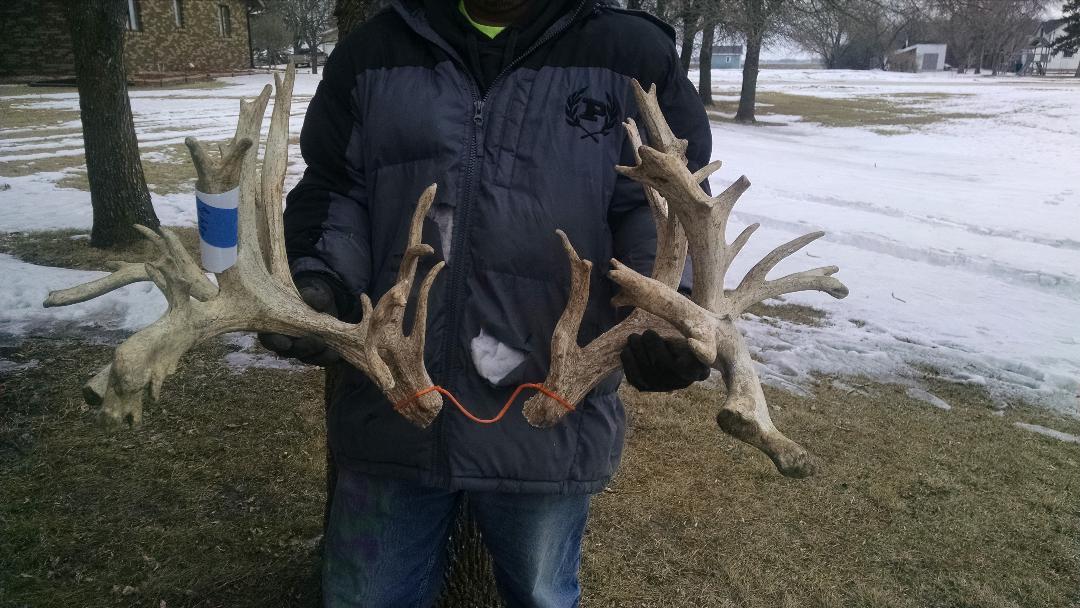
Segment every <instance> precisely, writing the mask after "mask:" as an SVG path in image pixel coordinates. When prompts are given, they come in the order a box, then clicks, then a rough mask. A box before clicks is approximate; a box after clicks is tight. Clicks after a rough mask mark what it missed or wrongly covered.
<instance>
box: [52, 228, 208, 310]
mask: <svg viewBox="0 0 1080 608" xmlns="http://www.w3.org/2000/svg"><path fill="white" fill-rule="evenodd" d="M160 230H161V233H160V235H158V234H155V233H153V231H151V234H153V235H154V237H155V238H157V237H159V236H160V237H161V238H162V239H164V240H163V241H162V242H161V243H160V244H158V245H157V246H158V250H159V251H160V252H161V253H162V255H161V256H160V257H158V258H157V259H156V260H155V261H154V263H155V264H158V265H160V264H163V263H164V262H165V260H166V256H167V255H171V256H174V257H176V258H177V259H178V260H180V263H179V264H177V265H176V266H177V270H178V271H180V272H182V273H183V275H184V278H185V280H186V281H187V282H188V284H189V286H190V288H191V295H192V297H194V298H195V299H196V300H199V301H201V302H205V301H206V300H209V299H210V298H212V297H214V296H215V295H216V294H217V291H218V288H217V285H215V284H214V282H213V281H211V280H210V279H208V278H206V275H204V274H203V273H202V272H201V271H199V268H198V264H196V263H195V261H194V260H192V259H191V256H190V255H189V254H188V252H187V250H186V249H184V246H183V245H182V244H181V243H180V239H179V238H177V236H176V235H175V234H174V233H173V232H172V231H171V230H169V229H168V228H164V227H162V228H160ZM144 235H145V233H144ZM148 238H149V237H148ZM151 240H153V239H151ZM162 246H164V247H165V248H164V249H162ZM106 266H107V267H109V268H110V269H111V270H112V272H111V273H110V274H108V275H106V276H103V277H101V278H100V279H94V280H93V281H90V282H88V283H83V284H82V285H76V286H75V287H69V288H67V289H58V290H55V291H50V292H49V295H48V297H46V298H45V301H44V302H43V303H42V306H43V307H45V308H51V307H54V306H69V305H71V304H79V303H82V302H87V301H89V300H93V299H94V298H96V297H98V296H102V295H105V294H107V293H109V292H110V291H115V290H117V289H119V288H121V287H124V286H125V285H131V284H132V283H141V282H142V281H149V280H150V276H149V275H148V274H147V272H146V264H145V263H143V262H109V263H107V264H106Z"/></svg>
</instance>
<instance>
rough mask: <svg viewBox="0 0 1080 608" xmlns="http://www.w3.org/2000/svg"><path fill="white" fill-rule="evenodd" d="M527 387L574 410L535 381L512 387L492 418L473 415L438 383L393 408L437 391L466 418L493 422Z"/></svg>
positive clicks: (501, 415)
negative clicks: (512, 392) (512, 391)
mask: <svg viewBox="0 0 1080 608" xmlns="http://www.w3.org/2000/svg"><path fill="white" fill-rule="evenodd" d="M527 388H531V389H536V391H537V392H540V393H543V394H545V395H547V396H548V397H551V398H552V399H554V400H555V401H557V402H558V403H559V405H561V406H563V407H564V408H566V411H568V412H572V411H574V404H573V403H570V402H569V401H567V400H566V399H563V398H562V397H560V396H559V395H558V393H555V392H553V391H551V390H548V388H547V387H546V386H544V385H543V384H535V383H528V384H522V385H520V386H518V387H517V388H516V389H514V394H513V395H510V398H509V399H507V400H506V403H504V404H503V406H502V409H501V410H499V413H498V414H496V415H495V417H494V418H486V419H485V418H477V417H476V416H475V415H473V413H472V412H470V411H469V410H468V409H466V408H465V406H464V405H461V403H460V402H459V401H458V400H457V399H456V398H455V397H454V395H453V394H451V393H450V391H448V390H446V389H445V388H443V387H441V386H439V385H433V386H429V387H428V388H425V389H424V390H422V391H420V392H419V393H416V394H415V395H413V396H412V397H409V398H407V399H402V400H401V401H398V402H397V403H395V404H394V409H395V410H399V409H401V407H402V406H404V405H405V404H406V403H409V402H410V401H414V400H416V399H419V398H420V397H423V396H424V395H426V394H428V393H439V394H441V395H442V396H444V397H446V398H447V399H449V400H450V403H453V404H454V405H456V406H457V408H458V409H459V410H461V413H462V414H465V417H466V418H468V419H469V420H472V421H473V422H476V423H479V424H494V423H496V422H498V421H500V420H502V417H503V416H505V415H506V412H507V410H509V409H510V406H511V405H513V404H514V400H515V399H517V396H518V395H520V394H521V391H523V390H525V389H527Z"/></svg>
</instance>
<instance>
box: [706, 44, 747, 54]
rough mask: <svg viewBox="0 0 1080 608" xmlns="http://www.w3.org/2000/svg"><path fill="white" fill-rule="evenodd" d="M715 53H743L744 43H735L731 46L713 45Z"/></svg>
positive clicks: (713, 52)
mask: <svg viewBox="0 0 1080 608" xmlns="http://www.w3.org/2000/svg"><path fill="white" fill-rule="evenodd" d="M712 54H713V55H742V45H741V44H735V45H730V46H724V45H717V46H714V47H712Z"/></svg>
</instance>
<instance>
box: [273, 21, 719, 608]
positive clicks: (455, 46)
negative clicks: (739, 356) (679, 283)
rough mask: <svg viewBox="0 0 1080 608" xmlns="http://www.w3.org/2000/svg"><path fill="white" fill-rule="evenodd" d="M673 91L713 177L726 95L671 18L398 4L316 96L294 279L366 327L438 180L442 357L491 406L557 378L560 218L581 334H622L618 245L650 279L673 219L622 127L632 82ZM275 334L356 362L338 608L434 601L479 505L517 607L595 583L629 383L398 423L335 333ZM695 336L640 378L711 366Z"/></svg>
mask: <svg viewBox="0 0 1080 608" xmlns="http://www.w3.org/2000/svg"><path fill="white" fill-rule="evenodd" d="M633 78H636V79H637V80H638V81H640V82H641V83H642V85H643V86H645V87H646V88H647V87H649V86H650V85H652V84H656V86H657V89H658V91H659V99H660V104H661V107H662V109H663V110H664V112H665V114H666V116H667V117H668V120H669V122H670V123H671V126H672V129H673V130H674V132H675V134H676V135H677V136H679V137H683V138H686V139H688V140H689V142H690V146H689V151H688V156H689V158H690V165H691V167H690V168H691V170H694V169H697V168H699V167H700V166H702V165H704V164H705V163H706V162H707V161H708V157H709V153H710V148H711V141H710V134H709V127H708V121H707V119H706V116H705V112H704V109H703V108H702V105H701V103H700V101H699V100H698V96H697V94H696V92H695V91H694V89H693V87H692V86H691V85H690V83H689V82H688V81H687V79H686V77H685V76H684V75H683V72H682V70H681V68H680V66H679V61H678V56H677V54H676V52H675V48H674V43H673V32H672V31H671V29H670V28H669V27H668V26H666V25H665V24H663V23H661V22H659V21H657V20H655V19H653V18H651V17H649V16H648V15H646V14H644V13H640V12H636V11H626V10H622V9H618V8H616V7H613V6H608V5H607V4H606V3H604V2H602V1H600V0H551V1H543V0H464V1H460V0H399V1H398V2H395V3H394V4H393V5H392V6H391V8H390V9H388V10H386V11H383V12H382V13H380V14H379V15H377V16H375V17H374V18H372V19H371V20H370V21H368V22H367V23H365V24H364V25H362V26H360V27H359V28H357V29H356V30H355V31H354V32H352V33H351V34H350V35H349V36H347V37H346V38H345V40H344V41H343V42H342V43H341V44H340V45H339V46H338V48H337V49H336V50H335V51H334V53H333V55H332V56H331V57H330V60H329V63H328V64H327V66H326V70H325V74H324V76H323V81H322V82H321V83H320V85H319V87H318V90H317V92H316V94H315V96H314V97H313V98H312V100H311V103H310V105H309V107H308V113H307V118H306V120H305V122H304V127H303V131H302V133H301V138H300V147H301V151H302V153H303V156H304V159H305V161H306V162H307V171H306V172H305V174H304V177H303V179H302V180H301V182H300V183H299V184H298V185H297V186H296V188H294V189H293V190H292V192H291V193H290V194H289V196H288V201H287V207H286V211H285V230H286V243H287V246H288V253H289V259H290V263H291V266H292V272H293V276H294V279H295V282H296V285H297V287H298V288H299V289H300V291H301V295H302V296H303V297H304V299H305V300H306V301H307V302H308V303H309V304H310V305H311V306H312V307H314V308H316V309H318V310H322V311H324V312H328V313H330V314H333V315H336V316H338V317H340V318H343V319H346V320H353V321H355V320H357V318H358V315H359V306H358V304H357V298H358V296H359V295H360V294H362V293H367V294H368V295H370V296H371V297H372V299H373V300H377V299H378V298H379V297H381V296H382V295H383V294H384V293H385V292H386V291H387V290H388V289H389V288H390V287H391V286H392V285H393V284H394V281H395V279H396V275H397V272H398V266H399V264H400V261H401V255H402V251H403V249H404V244H405V242H406V238H407V232H408V227H409V220H410V217H411V215H412V212H413V209H414V206H415V203H416V200H417V198H418V197H419V195H420V193H421V192H422V191H423V189H424V188H425V187H427V186H428V185H430V184H432V183H438V185H439V190H438V194H437V197H436V202H435V205H434V206H433V208H432V211H431V212H430V213H429V216H428V218H427V220H426V221H425V226H424V242H426V243H429V244H431V245H432V246H433V247H434V249H435V252H436V253H435V255H432V256H428V257H427V258H425V259H423V260H422V261H421V265H420V269H419V271H418V276H423V274H424V273H425V272H426V271H427V269H428V268H430V267H431V266H432V265H434V264H435V263H436V262H438V261H440V260H445V261H446V262H447V268H446V270H445V271H443V273H442V274H441V275H440V277H439V278H438V280H437V281H436V283H435V286H434V288H433V290H432V293H431V300H430V302H431V308H430V311H429V315H428V332H427V347H426V351H425V361H426V365H427V369H428V371H429V373H430V375H431V377H432V380H433V381H434V382H435V384H438V385H441V386H443V387H445V388H446V389H448V390H450V391H451V392H452V393H453V394H454V395H455V396H456V397H457V399H458V400H459V401H461V402H462V403H464V404H466V405H467V406H468V407H469V408H470V409H471V410H472V411H473V413H474V414H476V415H477V416H480V417H485V418H486V417H490V416H492V415H494V413H495V412H497V411H498V409H499V408H500V406H501V405H502V404H503V403H504V402H505V401H506V399H507V398H508V397H509V396H510V394H511V393H512V392H513V391H514V389H515V388H516V387H517V386H519V385H520V384H522V383H527V382H542V381H543V379H544V377H545V376H546V375H547V370H548V362H549V355H550V352H549V349H550V339H551V335H552V332H553V330H554V327H555V323H556V321H557V320H558V318H559V315H560V314H561V313H562V310H563V308H564V306H565V304H566V299H567V294H568V291H569V282H570V275H569V265H568V263H567V260H566V257H565V254H564V252H563V250H562V247H561V246H560V243H559V240H558V237H557V236H556V235H555V230H556V229H557V228H561V229H562V230H564V231H565V232H566V233H567V235H568V236H569V237H570V240H571V241H572V242H573V244H574V246H575V248H576V249H577V251H578V253H579V254H580V255H581V256H582V257H583V258H586V259H590V260H592V261H593V263H594V268H593V274H592V278H591V285H590V289H591V298H590V301H589V305H588V308H587V311H586V313H585V316H584V319H583V321H582V324H581V332H580V335H579V341H580V342H581V343H583V344H584V343H587V342H588V341H589V340H592V339H593V338H595V337H596V336H598V335H600V334H601V333H603V332H604V331H605V330H607V329H608V328H610V327H611V326H612V325H614V324H615V322H616V321H617V320H618V315H620V314H623V313H625V311H618V310H616V309H614V308H613V307H612V306H611V304H610V301H611V297H612V295H614V286H613V283H611V282H610V281H609V280H608V279H607V278H606V272H607V270H608V268H607V266H608V263H607V261H608V260H609V259H611V258H612V257H615V258H617V259H619V260H621V261H623V262H624V263H626V264H628V265H630V266H631V267H634V268H635V269H637V270H639V271H641V272H645V273H647V272H648V270H649V268H650V267H651V263H652V257H653V253H654V247H655V227H654V224H653V220H652V216H651V211H650V209H649V206H648V204H647V202H646V200H645V197H644V193H643V191H642V188H641V186H640V185H638V184H636V183H634V182H632V181H631V180H629V179H627V178H624V177H621V176H619V175H617V174H616V172H615V170H614V166H615V165H616V164H632V159H633V152H632V150H631V149H630V146H629V144H628V139H627V137H626V135H625V132H624V130H623V127H622V123H623V121H624V120H625V119H626V118H627V117H635V116H637V115H638V109H637V105H636V102H635V100H634V97H633V95H632V92H631V82H630V81H631V79H633ZM262 340H263V343H264V344H265V345H267V346H268V347H269V348H271V349H273V350H275V351H277V352H279V353H281V354H283V355H287V356H293V357H297V358H299V359H301V360H303V361H307V362H310V363H317V364H321V365H330V366H340V368H341V369H339V370H338V371H339V373H340V375H341V376H342V377H343V380H342V381H340V382H338V383H337V387H336V390H335V393H334V394H333V396H332V398H331V407H330V410H329V413H328V425H327V426H328V435H329V443H330V447H331V449H332V451H333V454H334V458H335V461H336V462H337V463H338V467H339V470H340V471H339V477H338V483H337V487H336V491H335V495H334V499H333V506H332V512H331V514H330V521H329V528H328V531H327V536H326V555H325V565H324V580H323V586H324V595H325V597H326V602H327V605H329V606H364V607H384V606H385V607H403V606H426V605H429V604H430V603H431V602H432V601H434V598H435V597H436V596H437V594H438V592H439V584H440V583H441V581H442V567H443V565H444V561H445V550H446V543H447V537H448V533H449V527H450V525H451V523H452V522H453V520H454V516H455V513H456V509H457V507H458V505H459V503H460V501H461V499H462V497H463V496H467V497H468V504H469V505H470V508H471V509H472V515H473V516H474V518H475V520H476V522H477V524H478V525H479V527H480V529H481V533H482V536H483V538H484V541H485V543H486V544H487V546H488V549H489V550H490V553H491V555H492V557H493V559H494V566H495V575H496V579H497V582H498V585H499V590H500V593H501V594H502V595H503V597H504V599H505V600H506V602H507V603H508V604H509V605H511V606H536V607H549V606H550V607H555V606H558V607H564V606H574V605H577V602H578V599H579V597H580V588H579V585H578V567H579V564H580V556H581V537H582V533H583V531H584V527H585V521H586V516H587V512H588V505H589V497H590V495H591V494H593V493H595V492H597V491H599V490H601V489H602V488H604V486H605V484H607V483H608V481H609V480H610V479H611V476H612V474H613V473H614V472H615V469H616V468H617V466H618V463H619V459H620V456H621V453H622V445H623V433H624V422H625V420H624V411H623V407H622V404H621V403H620V401H619V398H618V396H617V394H616V389H617V387H618V385H619V381H620V375H619V374H614V375H613V376H612V377H610V378H608V379H607V380H606V381H604V382H602V383H601V384H600V385H599V386H598V387H597V388H596V389H595V390H594V391H592V393H590V394H589V395H588V396H587V397H586V398H585V399H584V400H583V401H582V402H581V403H580V404H578V406H577V408H576V409H575V410H574V411H573V412H571V413H570V414H568V415H567V416H566V418H565V419H564V420H563V421H562V422H560V423H559V424H558V425H556V426H555V427H554V428H549V429H538V428H534V427H532V426H530V425H529V424H528V422H527V421H526V420H525V419H524V417H523V416H521V414H520V407H521V403H520V401H523V400H524V399H525V398H526V397H527V396H528V395H527V394H525V395H522V396H521V397H519V403H517V404H515V407H514V409H512V410H511V411H510V413H509V414H507V415H506V417H504V418H503V419H502V420H501V421H500V422H499V423H497V424H491V425H479V424H476V423H475V422H472V421H470V420H469V419H467V418H466V417H465V416H462V415H461V414H460V413H459V412H457V411H456V410H454V409H453V408H444V409H443V411H442V413H440V415H439V416H438V417H437V418H436V420H435V421H434V422H433V423H432V425H431V426H430V427H428V428H426V429H421V428H417V427H415V426H413V425H412V424H410V423H409V422H407V421H406V420H405V419H404V418H402V417H401V416H400V415H398V414H397V413H396V412H395V411H394V410H393V409H392V407H391V404H389V403H388V402H387V401H386V399H385V398H384V397H383V396H382V394H381V393H380V391H379V390H378V388H377V387H376V386H375V385H374V384H373V383H372V382H371V381H369V380H368V379H367V378H366V377H365V376H364V375H363V374H362V373H361V372H359V371H357V370H355V369H353V368H351V367H349V366H348V365H347V364H345V363H343V362H341V361H339V360H338V358H337V355H336V354H335V353H333V352H332V351H328V350H327V349H326V347H325V345H324V344H322V343H321V342H320V341H319V340H318V339H317V338H312V337H298V338H290V337H286V336H279V335H264V336H262ZM687 354H688V350H687V347H686V345H685V343H684V342H677V341H671V342H667V341H665V340H663V339H661V338H659V337H658V336H656V335H655V334H646V335H644V336H634V337H632V338H631V340H630V341H629V343H628V345H627V347H626V348H625V350H624V352H623V356H622V360H623V366H624V369H625V370H626V373H627V377H628V380H629V381H630V383H631V384H633V385H634V386H636V387H638V388H639V389H641V390H654V391H666V390H674V389H677V388H682V387H685V386H688V385H689V384H690V383H691V382H693V381H695V380H698V379H701V378H702V377H703V375H704V374H706V373H707V369H706V368H705V367H704V366H703V365H702V364H700V363H698V362H697V361H696V359H694V358H693V357H692V356H687Z"/></svg>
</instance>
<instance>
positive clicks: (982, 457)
mask: <svg viewBox="0 0 1080 608" xmlns="http://www.w3.org/2000/svg"><path fill="white" fill-rule="evenodd" d="M228 348H229V347H227V346H225V345H223V344H222V343H219V342H214V343H211V344H208V345H204V346H202V347H199V348H197V349H195V350H194V351H193V352H192V353H190V354H189V355H188V356H187V357H185V359H184V360H183V361H182V363H181V365H180V368H179V370H178V372H177V373H176V374H175V375H174V376H173V377H171V378H170V379H169V380H168V381H167V382H166V385H165V387H164V390H163V398H162V400H161V401H160V402H159V403H157V404H151V405H149V406H148V410H147V416H146V421H145V424H144V426H143V427H141V428H139V429H135V430H130V431H129V430H111V431H110V430H104V429H102V428H100V427H99V426H97V425H96V423H95V419H94V415H93V412H92V411H90V410H89V409H88V408H87V407H86V406H85V405H84V404H83V403H82V401H81V399H80V395H79V389H80V386H81V384H82V382H84V381H85V380H86V379H87V378H88V377H89V376H90V375H91V374H92V373H94V372H95V371H96V370H97V369H98V368H99V367H100V366H101V365H102V364H103V363H105V362H106V361H107V360H108V357H109V347H106V346H100V345H88V344H86V343H83V342H78V341H72V340H46V339H31V340H27V341H25V342H24V343H23V344H21V345H20V346H18V347H7V348H4V349H2V350H0V357H2V358H4V359H8V360H11V361H14V362H15V363H18V364H27V363H33V362H36V365H33V366H31V367H30V368H29V369H23V370H21V371H16V372H6V373H3V374H0V381H2V382H3V387H4V391H3V392H2V393H0V496H2V497H3V500H0V605H4V606H9V605H10V606H35V607H42V608H49V607H52V606H57V607H59V606H159V605H160V603H161V602H163V601H164V602H165V605H167V606H169V607H172V608H175V607H177V606H231V607H232V606H235V607H243V606H269V605H273V606H311V605H314V601H315V597H316V596H317V594H318V580H317V575H316V572H317V569H318V555H317V552H316V549H315V548H314V547H315V544H316V543H315V539H316V538H317V536H318V534H319V533H320V532H321V516H322V507H323V500H324V494H323V450H324V443H323V441H324V437H323V426H322V425H323V412H322V386H321V374H320V372H318V371H316V370H309V371H305V372H300V373H297V372H284V371H278V370H257V369H253V370H248V371H246V372H245V373H243V374H234V373H232V372H231V371H229V370H228V369H227V368H225V367H224V365H223V364H222V361H221V358H222V356H223V355H224V354H225V353H226V351H227V350H228ZM831 380H832V379H830V378H822V379H821V382H820V383H819V385H818V386H817V387H816V388H815V390H814V395H813V398H800V397H796V396H793V395H790V394H788V393H783V392H780V391H776V390H772V389H768V388H766V394H767V396H768V398H769V401H770V404H771V406H772V412H773V418H774V420H775V421H776V423H777V426H778V427H779V428H781V429H782V430H784V431H785V432H786V433H787V434H788V436H789V437H792V438H793V439H795V440H798V441H800V442H802V443H803V444H804V445H805V446H806V447H807V448H809V449H810V450H811V451H813V452H814V453H815V454H816V455H817V457H818V458H819V459H820V460H821V463H822V464H823V471H822V472H821V473H820V474H819V475H818V476H816V477H813V478H810V479H806V480H790V479H785V478H783V477H781V476H780V475H779V474H777V473H776V472H775V470H774V469H773V467H772V465H771V464H770V463H769V461H768V460H767V459H766V458H765V457H764V456H763V455H762V454H761V453H759V452H758V451H756V450H754V449H753V448H750V447H748V446H746V445H744V444H742V443H739V442H737V441H735V440H733V439H731V438H730V437H727V436H726V435H723V434H722V433H721V432H720V431H719V430H718V429H717V428H716V425H715V423H714V422H713V415H714V413H715V411H716V408H717V407H718V404H719V402H720V400H721V398H722V390H721V389H718V388H716V387H713V386H706V385H698V386H696V387H694V388H692V389H690V390H686V391H682V392H679V393H675V394H670V395H643V394H639V393H637V392H635V391H633V390H631V389H624V396H625V398H626V401H627V410H628V416H629V435H628V442H627V450H626V456H625V458H624V462H623V466H622V469H621V471H620V473H619V475H618V476H617V478H616V479H615V480H614V481H613V483H612V484H611V487H610V491H609V492H604V493H602V494H600V495H598V496H597V497H596V499H595V501H594V506H593V511H592V515H591V518H590V521H589V527H588V532H587V534H586V538H585V555H584V565H583V573H582V576H583V584H584V587H585V604H586V605H587V606H604V607H608V606H611V607H621V606H658V607H660V606H663V607H668V606H680V607H681V606H692V607H726V606H732V607H739V608H755V607H758V606H761V607H766V606H767V607H770V608H772V607H775V606H784V607H802V606H807V607H811V606H813V607H822V608H824V607H828V608H833V607H837V606H860V607H861V606H872V607H879V606H881V607H897V608H906V607H920V608H921V607H926V606H935V607H937V606H941V607H945V606H948V607H954V606H955V607H971V608H975V607H979V608H984V607H986V608H994V607H1006V606H1007V607H1032V608H1035V607H1038V608H1055V607H1062V608H1065V607H1069V606H1074V605H1075V602H1076V600H1077V599H1080V598H1078V597H1077V591H1078V589H1080V567H1078V566H1080V557H1078V555H1080V554H1078V552H1077V548H1078V542H1077V541H1078V538H1080V491H1078V486H1080V447H1078V446H1075V445H1071V444H1066V443H1063V442H1060V441H1056V440H1053V439H1049V438H1047V437H1042V436H1039V435H1035V434H1033V433H1029V432H1026V431H1023V430H1021V429H1017V428H1015V427H1013V426H1012V424H1013V422H1014V421H1017V420H1022V421H1024V422H1034V423H1039V424H1044V425H1046V426H1051V427H1054V428H1057V429H1060V430H1062V431H1065V432H1070V433H1074V434H1077V433H1080V421H1076V420H1066V419H1061V418H1059V417H1056V416H1054V415H1053V414H1051V413H1048V412H1046V411H1043V410H1036V409H1031V408H1024V407H1020V408H1016V409H1012V410H1009V411H1008V414H1007V415H1006V416H1004V417H999V416H997V415H995V414H994V412H993V410H992V408H991V407H990V403H991V402H990V399H989V398H988V397H987V396H986V395H985V394H983V393H982V392H981V391H980V390H978V389H976V388H972V387H970V386H965V385H959V384H950V383H944V382H941V381H938V380H934V379H933V378H929V377H928V378H926V379H925V381H926V383H927V388H929V389H930V390H932V391H933V392H934V393H935V394H937V395H939V396H940V397H942V398H944V399H946V400H947V401H949V402H950V403H951V404H952V406H953V409H952V410H950V411H942V410H938V409H935V408H933V407H931V406H929V405H927V404H924V403H921V402H918V401H913V400H911V399H909V398H908V397H907V396H906V388H905V387H902V386H893V385H882V384H875V383H873V382H871V381H869V380H866V379H859V378H845V379H842V380H843V382H844V383H845V384H847V386H848V387H849V388H844V387H842V386H840V384H833V383H832V382H831Z"/></svg>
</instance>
